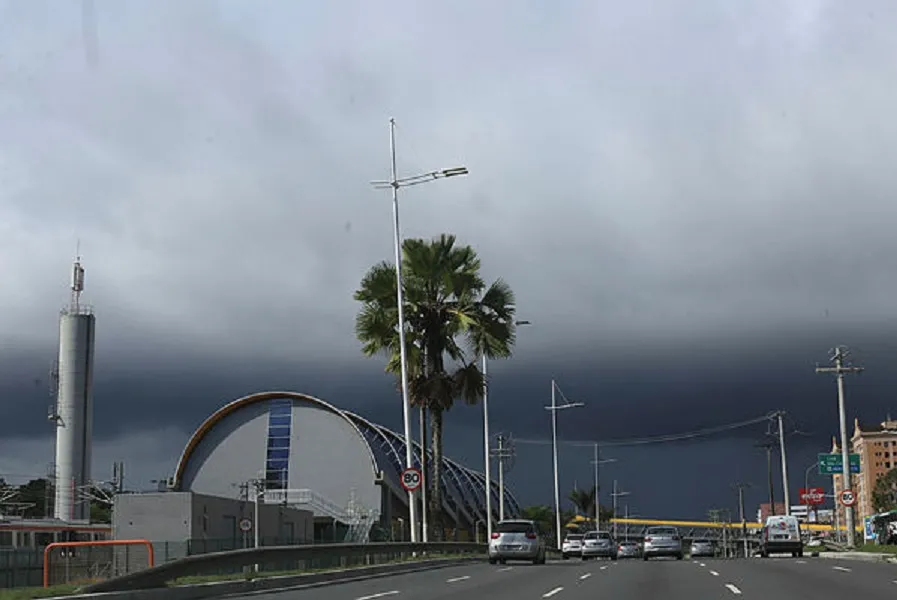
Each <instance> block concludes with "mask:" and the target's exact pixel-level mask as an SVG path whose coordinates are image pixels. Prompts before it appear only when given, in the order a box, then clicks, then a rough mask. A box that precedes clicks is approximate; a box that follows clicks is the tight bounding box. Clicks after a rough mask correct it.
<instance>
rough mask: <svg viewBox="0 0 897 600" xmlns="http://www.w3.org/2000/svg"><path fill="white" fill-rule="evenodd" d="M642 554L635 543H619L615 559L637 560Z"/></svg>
mask: <svg viewBox="0 0 897 600" xmlns="http://www.w3.org/2000/svg"><path fill="white" fill-rule="evenodd" d="M641 554H642V549H641V548H639V545H638V543H637V542H620V544H619V545H618V546H617V558H638V557H639V556H641Z"/></svg>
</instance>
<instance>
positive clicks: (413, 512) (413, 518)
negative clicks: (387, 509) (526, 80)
mask: <svg viewBox="0 0 897 600" xmlns="http://www.w3.org/2000/svg"><path fill="white" fill-rule="evenodd" d="M389 154H390V162H391V177H390V179H389V180H388V181H372V182H371V184H372V185H373V186H374V187H375V188H377V189H386V188H389V189H391V190H392V216H393V245H394V250H395V261H396V303H397V305H398V306H397V309H398V320H399V323H398V326H399V360H400V362H401V377H402V418H403V422H404V427H405V468H408V469H410V468H412V467H414V454H413V450H412V440H411V403H410V399H409V398H408V357H407V352H406V349H405V298H404V293H403V290H402V241H401V234H400V229H399V188H400V187H408V186H412V185H418V184H421V183H427V182H428V181H434V180H436V179H444V178H446V177H456V176H459V175H467V167H455V168H452V169H441V170H439V171H430V172H429V173H421V174H419V175H411V176H410V177H402V178H399V177H398V175H397V174H396V120H395V119H390V120H389ZM422 445H423V444H422ZM422 485H426V482H424V483H423V484H422ZM408 521H409V523H408V525H409V527H410V528H411V541H412V542H416V541H418V536H417V501H416V499H415V497H414V492H408Z"/></svg>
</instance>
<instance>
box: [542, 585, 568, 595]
mask: <svg viewBox="0 0 897 600" xmlns="http://www.w3.org/2000/svg"><path fill="white" fill-rule="evenodd" d="M563 589H564V588H562V587H556V588H554V589H553V590H551V591H550V592H546V593H544V594H542V597H543V598H551V597H552V596H554V595H555V594H557V593H558V592H560V591H561V590H563Z"/></svg>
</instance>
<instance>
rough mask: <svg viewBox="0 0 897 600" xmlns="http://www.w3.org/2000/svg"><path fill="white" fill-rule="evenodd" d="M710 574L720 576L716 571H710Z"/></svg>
mask: <svg viewBox="0 0 897 600" xmlns="http://www.w3.org/2000/svg"><path fill="white" fill-rule="evenodd" d="M710 574H711V575H713V576H714V577H719V573H717V572H716V571H710Z"/></svg>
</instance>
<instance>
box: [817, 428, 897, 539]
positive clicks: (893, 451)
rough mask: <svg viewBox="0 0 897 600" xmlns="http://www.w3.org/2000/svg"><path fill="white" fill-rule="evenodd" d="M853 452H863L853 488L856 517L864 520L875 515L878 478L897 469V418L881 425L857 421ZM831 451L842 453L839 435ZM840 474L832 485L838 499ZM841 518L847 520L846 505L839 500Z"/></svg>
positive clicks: (854, 477) (840, 484)
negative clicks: (873, 491) (838, 439)
mask: <svg viewBox="0 0 897 600" xmlns="http://www.w3.org/2000/svg"><path fill="white" fill-rule="evenodd" d="M850 444H851V448H852V452H853V453H854V454H859V455H860V473H859V474H854V475H853V489H854V491H855V492H856V494H857V504H856V511H855V514H856V519H857V523H858V524H859V523H862V522H863V519H864V518H865V517H867V516H869V515H872V514H875V509H874V507H873V506H872V490H874V489H875V482H876V481H878V478H879V477H881V476H882V475H884V474H885V473H887V472H888V471H890V470H891V469H893V468H897V421H895V420H892V419H891V418H890V416H889V417H888V418H887V419H886V420H885V421H882V422H881V423H879V424H878V425H863V424H861V423H860V422H859V419H856V420H854V424H853V435H852V436H851V438H850ZM831 451H832V452H840V451H841V447H840V445H838V443H837V439H836V438H832V450H831ZM842 485H843V484H842V477H841V475H834V476H832V488H833V489H834V493H835V498H837V497H838V495H839V494H840V492H841V490H842V489H843V487H842ZM836 508H837V510H838V521H839V522H840V523H844V518H845V517H844V507H843V506H841V503H840V502H837V501H836Z"/></svg>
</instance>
